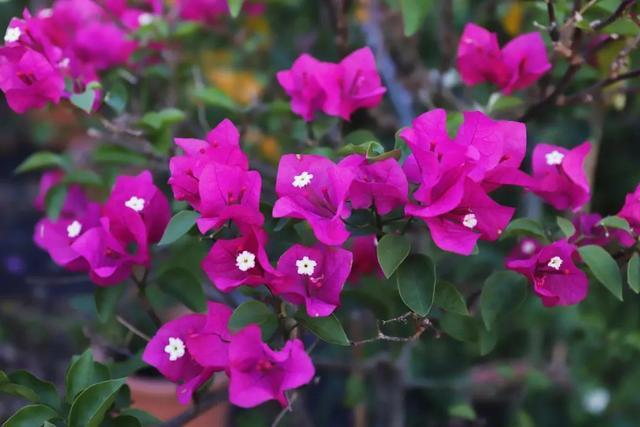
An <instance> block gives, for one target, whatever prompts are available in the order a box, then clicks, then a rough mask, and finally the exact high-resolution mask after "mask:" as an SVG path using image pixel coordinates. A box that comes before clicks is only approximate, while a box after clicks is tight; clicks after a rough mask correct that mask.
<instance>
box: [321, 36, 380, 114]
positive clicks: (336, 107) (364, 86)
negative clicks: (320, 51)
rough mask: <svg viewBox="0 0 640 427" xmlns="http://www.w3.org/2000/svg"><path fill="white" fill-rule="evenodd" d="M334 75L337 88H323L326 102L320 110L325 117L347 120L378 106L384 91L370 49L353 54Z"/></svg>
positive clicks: (342, 62)
mask: <svg viewBox="0 0 640 427" xmlns="http://www.w3.org/2000/svg"><path fill="white" fill-rule="evenodd" d="M336 71H337V73H338V74H337V76H336V77H337V79H338V85H334V84H331V85H328V86H327V87H325V90H326V91H327V98H326V102H325V104H324V106H323V110H324V112H325V113H326V114H328V115H331V116H339V117H342V118H343V119H345V120H350V119H351V114H353V112H354V111H356V110H358V109H360V108H374V107H377V106H378V104H380V102H381V101H382V97H383V95H384V93H385V92H386V91H387V90H386V89H385V87H384V86H382V79H381V78H380V74H378V69H377V68H376V59H375V57H374V56H373V52H372V51H371V49H369V48H368V47H364V48H362V49H358V50H356V51H354V52H352V53H351V54H350V55H348V56H346V57H345V58H344V59H343V60H342V61H340V63H339V64H338V68H337V70H336ZM336 88H337V89H338V91H337V92H336V91H335V89H336Z"/></svg>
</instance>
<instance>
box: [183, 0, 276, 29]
mask: <svg viewBox="0 0 640 427" xmlns="http://www.w3.org/2000/svg"><path fill="white" fill-rule="evenodd" d="M175 3H176V7H178V8H179V10H180V17H181V18H182V19H186V20H189V21H197V22H202V23H204V24H210V23H215V22H216V21H217V20H219V19H220V18H221V17H222V16H225V15H228V14H229V4H228V1H227V0H178V1H176V2H175ZM264 9H265V7H264V4H262V3H253V2H244V4H243V6H242V10H243V12H246V13H247V14H249V15H252V16H253V15H259V14H261V13H263V12H264Z"/></svg>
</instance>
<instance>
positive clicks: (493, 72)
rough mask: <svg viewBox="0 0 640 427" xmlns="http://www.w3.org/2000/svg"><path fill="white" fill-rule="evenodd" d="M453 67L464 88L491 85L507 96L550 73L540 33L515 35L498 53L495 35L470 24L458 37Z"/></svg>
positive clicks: (498, 47)
mask: <svg viewBox="0 0 640 427" xmlns="http://www.w3.org/2000/svg"><path fill="white" fill-rule="evenodd" d="M457 65H458V71H459V72H460V75H461V77H462V80H463V81H464V83H465V84H467V85H469V86H473V85H476V84H479V83H484V82H489V83H493V84H494V85H496V86H498V87H499V88H500V89H501V90H502V92H503V93H504V94H507V95H508V94H510V93H511V92H513V91H514V90H519V89H524V88H526V87H528V86H530V85H531V84H533V83H535V82H536V81H537V80H538V79H539V78H540V77H541V76H543V75H544V74H545V73H547V71H549V70H550V69H551V64H550V63H549V59H548V58H547V51H546V48H545V46H544V40H543V39H542V36H541V35H540V33H537V32H534V33H528V34H522V35H519V36H518V37H516V38H514V39H513V40H511V41H510V42H509V43H507V44H506V45H505V46H504V47H503V48H502V49H500V46H499V44H498V36H497V35H496V34H495V33H492V32H490V31H488V30H486V29H485V28H482V27H480V26H478V25H476V24H473V23H469V24H467V25H466V26H465V27H464V31H463V33H462V36H461V37H460V44H459V45H458V57H457Z"/></svg>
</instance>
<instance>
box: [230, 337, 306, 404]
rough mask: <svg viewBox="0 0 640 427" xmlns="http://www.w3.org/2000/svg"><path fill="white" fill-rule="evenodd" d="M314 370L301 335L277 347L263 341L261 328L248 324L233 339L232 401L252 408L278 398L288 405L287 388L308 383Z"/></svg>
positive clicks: (231, 349) (231, 346) (231, 353)
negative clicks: (300, 338)
mask: <svg viewBox="0 0 640 427" xmlns="http://www.w3.org/2000/svg"><path fill="white" fill-rule="evenodd" d="M314 374H315V369H314V367H313V363H312V362H311V358H310V357H309V355H308V354H307V353H305V351H304V344H303V343H302V341H300V340H298V339H295V340H290V341H287V343H286V344H285V346H284V348H282V350H280V351H274V350H272V349H271V348H269V346H268V345H267V344H265V343H264V342H262V339H261V336H260V328H259V327H258V326H256V325H249V326H247V327H246V328H244V329H243V330H241V331H240V332H238V334H237V335H235V336H234V337H233V339H232V341H231V345H230V347H229V401H230V402H231V403H233V404H234V405H237V406H240V407H242V408H251V407H254V406H257V405H259V404H261V403H263V402H266V401H268V400H272V399H275V400H277V401H278V402H280V404H281V405H282V406H286V405H287V397H286V395H285V394H284V392H285V391H286V390H291V389H294V388H297V387H300V386H303V385H305V384H307V383H309V382H310V381H311V380H312V379H313V376H314Z"/></svg>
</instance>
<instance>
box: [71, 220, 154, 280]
mask: <svg viewBox="0 0 640 427" xmlns="http://www.w3.org/2000/svg"><path fill="white" fill-rule="evenodd" d="M133 237H134V238H136V239H137V240H128V241H126V242H121V241H120V240H119V239H118V238H117V237H116V236H115V235H114V234H113V233H112V232H111V227H110V222H109V218H107V217H102V218H101V219H100V226H98V227H93V228H90V229H89V230H87V231H86V232H84V233H83V234H81V235H80V236H78V238H77V239H75V241H74V242H73V243H72V244H71V249H72V250H73V251H74V252H76V253H78V254H79V255H80V256H82V258H84V259H85V260H86V262H87V264H88V265H89V278H90V279H91V281H92V282H94V283H95V284H97V285H99V286H110V285H117V284H119V283H121V282H123V281H124V280H126V279H127V278H128V277H129V276H130V275H131V268H132V267H133V266H134V265H136V264H138V265H146V264H148V262H149V251H148V248H147V236H146V232H145V230H144V227H142V228H141V232H140V233H139V234H135V235H134V236H133ZM129 245H131V246H136V247H137V249H136V253H135V256H134V254H131V253H130V252H129V248H128V247H127V246H129Z"/></svg>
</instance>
